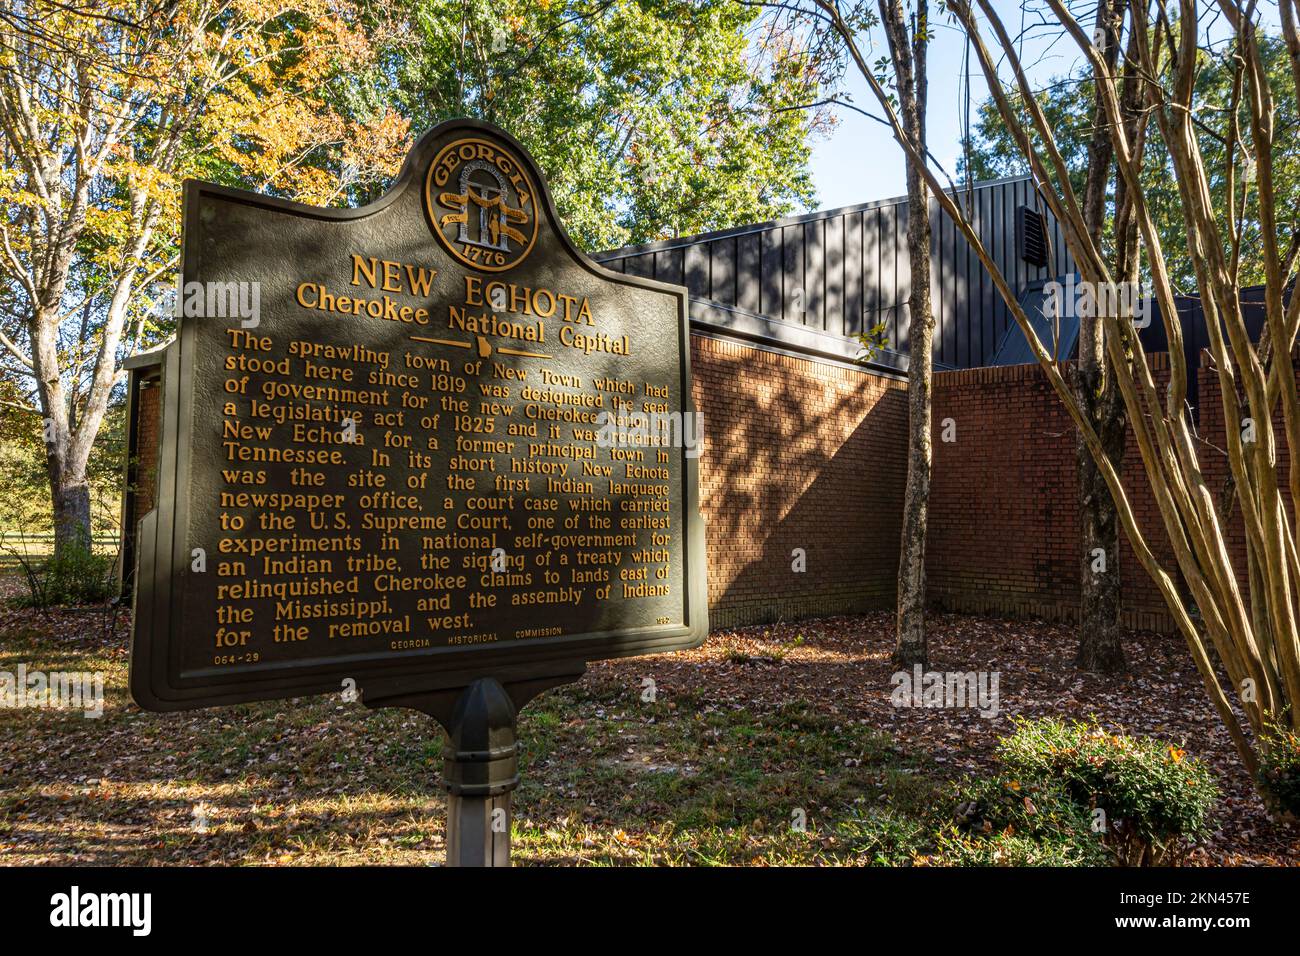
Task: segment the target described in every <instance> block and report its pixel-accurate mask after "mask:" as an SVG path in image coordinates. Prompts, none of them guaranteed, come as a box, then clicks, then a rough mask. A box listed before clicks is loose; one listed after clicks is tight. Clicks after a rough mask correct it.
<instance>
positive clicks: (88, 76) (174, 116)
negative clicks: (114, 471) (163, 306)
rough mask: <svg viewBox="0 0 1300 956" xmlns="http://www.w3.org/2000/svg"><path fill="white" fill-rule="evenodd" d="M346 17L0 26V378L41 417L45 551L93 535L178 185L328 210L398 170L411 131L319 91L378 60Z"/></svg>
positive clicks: (278, 7)
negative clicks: (208, 181) (113, 421)
mask: <svg viewBox="0 0 1300 956" xmlns="http://www.w3.org/2000/svg"><path fill="white" fill-rule="evenodd" d="M349 17H350V12H349V9H348V8H347V7H346V5H344V4H341V3H339V2H334V0H298V2H296V3H294V4H292V5H290V4H288V3H284V2H282V0H171V2H167V3H156V2H154V0H108V2H105V3H101V4H99V5H97V6H96V7H94V8H93V9H92V8H84V9H82V8H77V7H74V6H70V5H67V4H64V3H61V2H55V0H18V2H17V3H16V4H15V5H14V6H13V7H12V9H11V10H9V11H8V15H7V16H6V17H4V18H2V19H0V67H2V69H0V155H2V156H3V166H2V167H0V200H2V201H3V205H4V212H3V213H2V214H0V267H2V269H3V271H2V272H0V275H3V287H2V288H0V305H2V306H3V309H4V311H3V312H2V313H0V349H3V352H4V365H3V367H2V369H3V372H4V374H6V375H7V376H8V377H9V378H10V379H11V381H12V380H15V379H16V380H17V381H20V382H21V383H23V384H24V386H25V388H24V391H25V395H24V398H25V406H26V407H27V408H28V409H29V410H31V411H33V412H35V413H36V414H38V415H39V416H40V417H41V419H42V422H43V428H42V434H43V439H44V442H45V448H46V471H47V473H48V477H49V486H50V495H51V499H52V506H53V513H54V525H55V535H56V547H57V548H60V549H62V548H64V547H66V546H67V545H68V544H69V543H71V542H73V541H79V540H82V539H83V538H84V537H85V536H86V535H88V533H89V528H90V491H89V487H88V484H87V478H86V467H87V462H88V460H89V458H90V454H91V448H92V445H93V443H94V441H95V438H96V435H97V434H98V432H99V428H100V424H101V422H102V421H103V419H104V415H105V413H106V409H107V407H108V403H109V399H110V396H111V394H112V392H113V389H114V386H115V385H116V383H117V380H118V376H119V369H120V361H121V359H122V358H123V357H124V355H125V354H127V353H128V352H130V351H131V350H132V349H135V348H138V347H139V346H140V345H141V344H142V343H144V342H146V341H147V340H148V339H149V337H150V334H151V332H153V331H156V326H157V323H156V322H154V321H153V320H152V319H151V318H150V316H149V315H148V314H147V305H148V302H147V301H146V299H145V297H143V296H141V295H139V294H138V293H139V292H140V291H141V289H143V288H146V287H148V286H149V285H150V283H152V282H153V281H154V280H155V279H157V278H159V277H160V276H162V275H163V274H165V273H166V271H167V270H169V269H172V268H174V264H175V261H176V245H177V239H178V232H179V219H180V216H179V183H180V180H181V178H182V177H183V176H185V175H187V174H194V173H208V174H217V176H219V177H222V178H225V179H226V180H227V181H237V182H240V184H241V185H251V186H255V187H257V188H262V189H267V190H271V191H275V192H279V193H281V194H283V195H287V196H292V197H294V198H299V199H303V200H306V201H313V202H328V201H330V200H332V199H337V198H338V197H340V196H342V195H345V194H346V191H347V189H348V188H349V187H350V186H352V185H354V184H356V183H357V182H362V183H364V181H365V179H366V178H368V177H369V178H373V177H376V176H379V175H386V174H389V173H391V171H392V169H393V168H394V167H395V163H396V161H397V158H398V157H399V156H400V155H401V151H402V150H401V147H402V145H403V140H404V139H405V136H406V128H405V125H404V124H403V123H401V121H400V120H398V119H397V118H396V117H395V116H392V115H391V114H385V115H380V116H378V117H376V118H375V121H374V122H372V123H370V124H364V125H363V124H361V123H357V122H352V121H348V120H346V119H345V118H343V117H342V116H341V115H340V114H339V113H338V111H336V110H334V109H332V108H331V106H330V105H329V103H328V102H327V101H326V100H325V98H324V95H323V92H324V89H325V87H326V85H327V84H328V82H329V81H330V80H331V78H333V77H336V76H338V75H340V74H341V71H342V70H343V69H345V68H351V67H352V66H353V65H355V64H358V63H360V64H364V63H365V62H366V61H367V59H368V57H369V56H370V47H369V44H368V43H367V42H366V40H365V38H364V37H362V36H361V35H360V34H359V33H358V32H357V31H356V30H355V29H354V24H353V23H351V22H349ZM342 170H347V171H348V172H347V173H346V174H341V172H340V171H342ZM214 178H215V177H214Z"/></svg>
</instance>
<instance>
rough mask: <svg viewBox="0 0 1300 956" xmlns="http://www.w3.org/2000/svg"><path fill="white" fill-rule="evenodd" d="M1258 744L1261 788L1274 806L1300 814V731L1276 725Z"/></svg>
mask: <svg viewBox="0 0 1300 956" xmlns="http://www.w3.org/2000/svg"><path fill="white" fill-rule="evenodd" d="M1261 744H1262V746H1261V747H1260V758H1259V782H1260V789H1261V790H1262V791H1263V792H1264V793H1266V794H1268V795H1269V797H1271V798H1272V803H1273V804H1274V806H1275V809H1277V810H1280V811H1281V812H1282V813H1285V814H1288V815H1289V816H1291V817H1300V734H1296V733H1294V732H1292V731H1290V730H1283V729H1280V728H1279V729H1277V730H1275V731H1273V732H1272V733H1271V734H1269V735H1267V736H1266V737H1265V738H1264V739H1263V740H1262V741H1261Z"/></svg>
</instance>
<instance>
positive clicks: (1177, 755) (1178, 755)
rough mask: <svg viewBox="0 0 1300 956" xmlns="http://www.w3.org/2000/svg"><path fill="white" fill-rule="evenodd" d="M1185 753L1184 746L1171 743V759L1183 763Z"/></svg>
mask: <svg viewBox="0 0 1300 956" xmlns="http://www.w3.org/2000/svg"><path fill="white" fill-rule="evenodd" d="M1185 755H1186V751H1185V750H1183V749H1182V748H1180V747H1175V746H1174V745H1173V744H1170V745H1169V759H1170V760H1172V761H1173V762H1174V763H1182V762H1183V757H1184V756H1185Z"/></svg>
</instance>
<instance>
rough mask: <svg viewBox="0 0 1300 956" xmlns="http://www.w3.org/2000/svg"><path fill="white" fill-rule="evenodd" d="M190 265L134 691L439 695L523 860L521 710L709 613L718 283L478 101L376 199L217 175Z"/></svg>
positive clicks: (470, 776) (416, 702)
mask: <svg viewBox="0 0 1300 956" xmlns="http://www.w3.org/2000/svg"><path fill="white" fill-rule="evenodd" d="M181 272H182V274H181V282H180V285H179V286H178V289H177V298H178V306H177V314H178V334H177V339H176V341H175V342H174V343H173V344H172V345H170V346H169V347H168V348H167V350H166V353H165V355H164V357H163V358H162V366H161V383H162V396H163V398H162V412H161V420H160V422H159V432H160V434H161V438H160V447H159V459H158V460H159V465H158V476H157V487H156V495H155V500H156V501H157V504H156V506H155V507H154V509H153V510H152V511H150V512H149V513H148V514H146V515H144V516H143V517H142V518H141V520H140V522H139V525H138V529H137V532H136V541H137V545H136V548H135V554H136V555H137V566H136V581H137V585H136V588H135V591H134V595H133V596H134V609H135V624H134V630H133V633H132V646H131V679H130V686H131V692H132V695H133V696H134V698H135V700H136V701H137V702H138V703H139V704H140V705H141V706H142V707H145V708H147V709H151V710H160V711H172V710H186V709H192V708H198V707H211V706H218V705H222V704H231V703H240V702H245V701H252V700H267V699H277V698H289V697H300V696H305V695H311V694H323V693H343V694H345V695H352V694H355V695H358V696H359V697H360V698H361V699H362V700H363V701H364V703H365V704H366V706H368V707H388V706H401V707H411V708H415V709H417V710H420V711H422V712H424V713H426V714H429V715H430V716H432V717H434V718H435V719H436V720H438V722H439V723H440V724H441V725H442V726H443V728H444V729H445V730H446V732H447V734H448V737H449V743H448V745H447V749H446V754H445V757H446V764H445V770H444V782H445V785H446V787H447V789H448V794H449V797H448V799H449V819H448V830H447V847H448V862H449V863H451V864H459V865H502V864H505V863H507V862H508V860H509V819H510V800H511V792H512V791H513V790H514V788H515V786H516V785H517V783H518V763H517V759H518V758H517V748H518V741H517V739H516V715H517V714H518V712H519V710H520V709H521V708H522V707H523V706H524V705H525V704H527V702H528V701H529V700H531V699H532V698H533V697H535V696H536V695H537V694H539V693H541V692H542V691H544V690H546V689H548V688H550V687H554V686H557V685H558V684H562V683H565V682H567V681H572V680H576V679H577V678H578V677H579V676H581V674H582V673H583V671H584V670H585V667H586V662H588V661H591V660H597V659H601V658H609V657H622V656H629V655H636V654H649V653H659V652H664V651H672V650H677V649H681V648H686V647H693V646H696V645H698V644H699V643H700V642H701V641H702V640H703V639H704V636H705V634H706V633H707V628H708V625H707V610H706V598H707V587H706V583H705V566H704V565H705V563H704V539H703V525H702V522H701V521H700V517H699V500H698V469H697V456H698V454H699V450H700V449H699V430H700V429H699V419H698V416H697V415H696V413H695V409H694V406H693V403H692V399H691V379H690V338H689V329H688V325H687V296H686V291H685V290H684V289H682V288H680V287H678V286H671V285H666V284H664V283H661V282H657V281H655V280H653V279H649V278H642V277H638V276H630V275H623V274H619V273H615V272H611V271H609V270H607V269H605V268H603V267H601V266H599V265H597V264H596V263H594V262H592V261H591V260H590V259H588V258H587V257H586V256H585V255H583V254H582V253H581V252H580V251H579V250H577V249H576V248H575V247H574V246H573V244H572V242H571V241H570V240H569V239H568V237H567V236H566V235H565V233H564V231H563V229H562V228H561V226H560V224H559V221H558V219H557V217H556V214H555V210H554V207H553V205H552V203H551V199H550V196H549V194H548V192H547V189H546V186H545V182H544V180H543V178H542V175H541V172H540V171H539V170H538V169H537V167H536V166H535V164H534V163H533V161H532V159H531V158H530V157H529V156H528V155H527V153H526V152H525V151H524V150H523V148H522V147H521V146H520V145H519V144H518V143H517V142H515V141H514V140H513V139H511V138H510V137H509V136H508V135H506V134H505V133H503V132H502V131H501V130H498V129H496V128H495V127H492V126H489V125H487V124H484V123H480V122H476V121H471V120H457V121H453V122H450V123H445V124H443V125H441V126H439V127H438V128H436V129H435V130H433V131H432V132H430V133H429V134H428V135H426V136H425V137H424V138H422V139H421V140H420V141H419V142H418V143H417V144H416V145H415V147H414V148H413V149H412V152H411V154H410V156H409V157H408V159H407V162H406V164H405V166H404V167H403V170H402V173H401V175H400V176H399V177H398V179H397V181H396V182H395V183H394V185H393V187H392V189H391V190H390V191H389V192H388V193H386V194H385V195H384V196H383V197H382V198H380V199H379V200H377V201H376V202H374V203H372V204H371V205H369V206H365V207H362V208H359V209H342V210H340V209H319V208H314V207H309V206H303V205H299V204H296V203H290V202H285V201H282V200H278V199H271V198H267V197H263V196H259V195H256V194H252V193H246V192H241V191H238V190H231V189H227V188H224V187H220V186H215V185H211V184H208V183H200V182H193V181H191V182H187V183H186V186H185V203H184V230H183V243H182V265H181ZM349 699H356V698H355V697H349Z"/></svg>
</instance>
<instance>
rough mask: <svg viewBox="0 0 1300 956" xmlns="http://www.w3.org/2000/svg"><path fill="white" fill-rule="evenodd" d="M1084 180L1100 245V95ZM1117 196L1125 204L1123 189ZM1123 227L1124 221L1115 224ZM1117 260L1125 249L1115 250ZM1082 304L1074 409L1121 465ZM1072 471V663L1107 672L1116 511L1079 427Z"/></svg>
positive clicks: (1117, 658)
mask: <svg viewBox="0 0 1300 956" xmlns="http://www.w3.org/2000/svg"><path fill="white" fill-rule="evenodd" d="M1124 9H1125V5H1124V0H1098V3H1097V38H1098V39H1099V41H1100V44H1101V49H1102V57H1103V60H1104V62H1105V63H1106V65H1107V68H1108V70H1110V71H1113V70H1114V69H1115V66H1116V63H1117V62H1118V59H1119V56H1118V54H1119V44H1120V35H1121V30H1122V27H1123V25H1124ZM1087 170H1088V171H1087V180H1086V182H1085V184H1084V194H1083V220H1084V225H1085V227H1086V228H1087V230H1088V234H1089V236H1090V237H1091V238H1092V240H1093V242H1094V243H1095V244H1096V245H1097V246H1098V247H1099V248H1100V247H1101V240H1102V232H1103V229H1104V226H1105V216H1106V197H1107V191H1108V188H1109V186H1110V182H1111V178H1112V175H1113V173H1114V170H1115V151H1114V148H1113V146H1112V144H1111V139H1110V131H1109V129H1108V127H1107V125H1106V111H1105V107H1104V105H1103V104H1102V103H1101V101H1100V98H1095V102H1094V106H1093V133H1092V137H1091V139H1090V140H1089V142H1088V167H1087ZM1117 198H1119V199H1120V204H1121V205H1123V197H1122V196H1121V197H1117ZM1119 228H1120V229H1121V230H1123V228H1124V227H1123V226H1120V227H1119ZM1117 258H1118V259H1120V260H1127V259H1130V258H1131V257H1130V256H1127V255H1125V254H1124V252H1122V251H1120V252H1118V253H1117ZM1115 265H1116V267H1117V268H1116V276H1117V278H1120V279H1125V278H1128V277H1129V273H1130V272H1132V273H1134V275H1133V278H1136V261H1133V262H1128V261H1120V262H1117V263H1115ZM1093 312H1094V310H1088V312H1087V314H1085V315H1081V316H1080V318H1079V360H1078V364H1077V365H1076V367H1075V369H1074V373H1073V382H1072V385H1073V391H1074V395H1075V398H1076V399H1077V401H1078V403H1079V409H1080V411H1081V412H1082V413H1083V414H1084V415H1085V416H1086V417H1087V419H1088V422H1089V423H1090V424H1091V425H1092V427H1093V430H1094V431H1095V432H1096V433H1097V437H1098V438H1099V439H1100V440H1101V444H1102V450H1103V451H1104V453H1105V455H1106V458H1107V459H1108V460H1109V461H1110V463H1111V466H1112V467H1113V468H1114V469H1115V471H1116V472H1119V470H1120V468H1121V466H1122V463H1123V460H1124V443H1125V434H1124V404H1123V399H1122V397H1121V396H1120V394H1119V387H1118V385H1117V384H1116V380H1115V376H1114V375H1113V374H1111V373H1110V370H1109V369H1108V368H1107V357H1106V345H1105V338H1104V333H1103V329H1104V325H1103V322H1102V320H1101V318H1100V317H1098V316H1097V315H1095V314H1093ZM1077 439H1078V440H1077V443H1076V449H1075V460H1076V468H1075V471H1076V474H1077V476H1078V480H1079V526H1080V539H1079V545H1080V548H1079V550H1080V552H1081V553H1080V556H1079V561H1080V577H1079V649H1078V653H1077V654H1076V656H1075V664H1076V665H1077V666H1078V667H1080V668H1081V669H1083V670H1087V671H1097V672H1100V673H1105V674H1112V673H1117V672H1119V671H1122V670H1124V668H1125V661H1124V648H1123V645H1122V643H1121V641H1120V636H1121V632H1120V626H1119V612H1120V599H1121V589H1120V574H1119V516H1118V513H1117V511H1116V508H1115V501H1114V499H1113V498H1112V497H1111V494H1110V489H1109V488H1107V487H1106V480H1105V478H1104V477H1103V476H1102V472H1101V469H1100V468H1098V467H1097V462H1096V461H1095V460H1094V459H1093V457H1092V453H1091V452H1090V451H1089V450H1088V446H1087V444H1086V443H1085V442H1084V440H1083V435H1082V433H1077Z"/></svg>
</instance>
